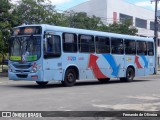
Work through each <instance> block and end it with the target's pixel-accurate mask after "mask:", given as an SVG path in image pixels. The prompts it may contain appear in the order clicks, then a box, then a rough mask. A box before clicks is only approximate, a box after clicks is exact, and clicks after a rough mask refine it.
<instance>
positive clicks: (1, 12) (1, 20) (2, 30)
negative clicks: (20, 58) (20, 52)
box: [0, 0, 12, 58]
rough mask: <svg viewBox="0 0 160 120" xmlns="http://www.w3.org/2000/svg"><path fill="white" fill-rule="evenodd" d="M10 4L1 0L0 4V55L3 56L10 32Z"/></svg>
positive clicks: (6, 49)
mask: <svg viewBox="0 0 160 120" xmlns="http://www.w3.org/2000/svg"><path fill="white" fill-rule="evenodd" d="M10 9H11V4H10V3H9V0H1V4H0V54H2V56H3V58H4V55H5V54H6V53H7V52H8V40H9V37H10V30H11V24H10V22H11V18H12V17H11V16H12V15H11V13H10Z"/></svg>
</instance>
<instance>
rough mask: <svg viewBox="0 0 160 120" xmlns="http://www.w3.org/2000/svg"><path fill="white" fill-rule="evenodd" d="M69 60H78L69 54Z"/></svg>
mask: <svg viewBox="0 0 160 120" xmlns="http://www.w3.org/2000/svg"><path fill="white" fill-rule="evenodd" d="M67 60H68V61H76V57H74V56H68V58H67Z"/></svg>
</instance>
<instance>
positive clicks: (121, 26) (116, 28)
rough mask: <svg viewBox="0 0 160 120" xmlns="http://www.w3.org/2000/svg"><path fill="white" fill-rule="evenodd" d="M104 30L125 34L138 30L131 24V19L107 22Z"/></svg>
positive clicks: (132, 33)
mask: <svg viewBox="0 0 160 120" xmlns="http://www.w3.org/2000/svg"><path fill="white" fill-rule="evenodd" d="M106 31H107V32H114V33H119V34H127V35H135V34H136V33H137V32H138V30H137V28H135V27H133V26H132V21H130V20H125V21H123V22H119V23H113V24H109V25H108V26H107V29H106Z"/></svg>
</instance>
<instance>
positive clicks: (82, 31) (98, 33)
mask: <svg viewBox="0 0 160 120" xmlns="http://www.w3.org/2000/svg"><path fill="white" fill-rule="evenodd" d="M25 26H42V28H43V30H44V31H56V32H69V33H76V34H87V35H95V36H106V37H114V38H123V39H132V40H144V41H154V40H153V38H151V37H150V38H149V37H140V36H133V35H125V34H118V33H110V32H102V31H95V30H86V29H79V28H70V27H61V26H55V25H49V24H30V25H22V26H17V27H25ZM17 27H15V28H17Z"/></svg>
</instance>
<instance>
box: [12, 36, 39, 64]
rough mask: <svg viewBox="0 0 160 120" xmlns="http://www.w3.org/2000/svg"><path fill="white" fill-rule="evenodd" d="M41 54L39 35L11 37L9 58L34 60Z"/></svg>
mask: <svg viewBox="0 0 160 120" xmlns="http://www.w3.org/2000/svg"><path fill="white" fill-rule="evenodd" d="M40 56H41V37H40V36H33V35H31V36H20V37H12V38H11V41H10V57H9V58H10V60H12V61H22V62H28V61H36V60H38V59H39V58H40Z"/></svg>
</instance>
